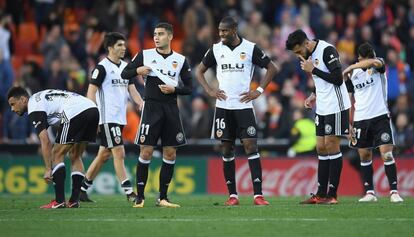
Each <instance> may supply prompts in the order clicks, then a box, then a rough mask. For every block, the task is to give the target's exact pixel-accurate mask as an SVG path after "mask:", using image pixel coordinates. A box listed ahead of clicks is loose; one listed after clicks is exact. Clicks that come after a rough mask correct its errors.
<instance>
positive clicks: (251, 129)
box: [247, 126, 256, 137]
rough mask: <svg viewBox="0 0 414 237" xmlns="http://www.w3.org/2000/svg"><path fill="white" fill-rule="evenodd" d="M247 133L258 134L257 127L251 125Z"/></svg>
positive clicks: (250, 134)
mask: <svg viewBox="0 0 414 237" xmlns="http://www.w3.org/2000/svg"><path fill="white" fill-rule="evenodd" d="M247 134H248V135H249V136H251V137H252V136H254V135H256V128H254V127H253V126H249V127H248V128H247Z"/></svg>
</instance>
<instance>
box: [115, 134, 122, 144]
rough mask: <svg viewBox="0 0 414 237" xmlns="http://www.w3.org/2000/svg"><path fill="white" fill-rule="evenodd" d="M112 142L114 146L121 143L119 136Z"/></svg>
mask: <svg viewBox="0 0 414 237" xmlns="http://www.w3.org/2000/svg"><path fill="white" fill-rule="evenodd" d="M114 140H115V143H116V144H119V143H121V138H120V137H119V136H116V137H115V139H114Z"/></svg>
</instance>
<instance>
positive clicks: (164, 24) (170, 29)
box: [155, 22, 174, 35]
mask: <svg viewBox="0 0 414 237" xmlns="http://www.w3.org/2000/svg"><path fill="white" fill-rule="evenodd" d="M155 28H163V29H165V30H166V31H167V32H168V33H170V34H172V35H173V34H174V30H173V26H172V25H171V24H170V23H167V22H160V23H158V24H157V25H156V26H155Z"/></svg>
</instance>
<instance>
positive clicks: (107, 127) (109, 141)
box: [98, 123, 124, 148]
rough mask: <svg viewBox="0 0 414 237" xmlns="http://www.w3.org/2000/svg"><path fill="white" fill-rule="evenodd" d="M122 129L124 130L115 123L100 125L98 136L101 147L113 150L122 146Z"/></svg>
mask: <svg viewBox="0 0 414 237" xmlns="http://www.w3.org/2000/svg"><path fill="white" fill-rule="evenodd" d="M122 129H124V126H123V125H119V124H117V123H104V124H100V125H99V132H98V135H99V138H100V139H101V146H104V147H105V148H113V147H116V146H120V145H123V144H124V142H123V140H122Z"/></svg>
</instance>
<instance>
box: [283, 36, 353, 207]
mask: <svg viewBox="0 0 414 237" xmlns="http://www.w3.org/2000/svg"><path fill="white" fill-rule="evenodd" d="M286 49H287V50H291V51H292V52H293V53H295V54H296V55H297V56H298V57H299V58H300V60H301V68H302V70H304V71H305V72H307V73H311V74H312V78H313V81H314V83H315V90H316V92H315V93H312V94H311V95H310V96H309V97H308V98H307V99H306V100H305V107H306V108H312V107H313V106H314V103H315V101H316V116H315V125H316V151H317V153H318V160H319V163H318V191H317V193H316V194H315V195H313V194H312V196H311V197H310V198H309V199H307V200H305V201H303V202H301V204H336V203H338V201H337V190H338V186H339V179H340V176H341V171H342V153H341V150H340V141H341V136H347V135H348V134H349V108H350V107H351V101H350V99H349V95H348V92H347V88H346V86H345V83H344V82H343V79H342V68H341V62H340V60H339V55H338V52H337V50H336V49H335V47H334V46H332V45H331V44H329V43H327V42H325V41H323V40H317V39H316V40H309V39H308V37H307V36H306V34H305V32H303V31H302V30H296V31H294V32H292V33H291V34H290V35H289V36H288V39H287V41H286ZM328 183H329V191H328Z"/></svg>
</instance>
